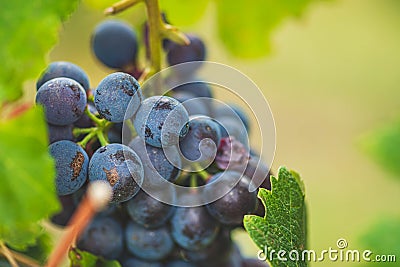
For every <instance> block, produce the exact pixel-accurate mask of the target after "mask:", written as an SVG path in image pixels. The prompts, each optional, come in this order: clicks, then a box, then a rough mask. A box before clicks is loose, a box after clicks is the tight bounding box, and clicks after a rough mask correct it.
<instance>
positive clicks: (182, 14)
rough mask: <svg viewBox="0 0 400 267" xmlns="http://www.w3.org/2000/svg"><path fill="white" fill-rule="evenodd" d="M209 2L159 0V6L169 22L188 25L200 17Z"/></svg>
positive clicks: (201, 0)
mask: <svg viewBox="0 0 400 267" xmlns="http://www.w3.org/2000/svg"><path fill="white" fill-rule="evenodd" d="M209 2H210V1H209V0H196V1H182V0H160V7H161V10H162V11H164V12H165V13H166V15H167V19H168V21H169V22H170V23H172V24H174V25H178V26H179V25H190V24H194V23H195V22H197V21H198V20H199V19H201V17H202V16H203V15H204V12H205V11H206V9H207V6H208V4H209ZM188 14H190V16H189V15H188Z"/></svg>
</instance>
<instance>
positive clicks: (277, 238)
mask: <svg viewBox="0 0 400 267" xmlns="http://www.w3.org/2000/svg"><path fill="white" fill-rule="evenodd" d="M271 185H272V190H271V191H268V190H266V189H260V191H259V193H258V197H259V198H260V199H261V200H262V202H263V204H264V206H265V217H264V218H261V217H259V216H255V215H247V216H245V218H244V220H243V223H244V227H245V228H246V231H247V232H248V233H249V235H250V237H251V238H252V239H253V241H254V242H255V243H256V245H257V246H258V247H259V248H261V249H262V250H263V251H264V253H265V254H266V256H267V258H268V261H269V262H270V263H271V264H272V266H274V267H280V266H282V267H292V266H296V267H300V266H307V262H306V261H302V260H301V259H300V260H299V261H293V260H291V259H290V258H289V257H288V256H287V255H288V254H289V253H290V252H291V251H293V250H296V251H297V252H298V253H299V254H300V255H301V252H302V251H303V250H304V249H306V214H305V213H306V209H305V203H304V197H305V194H304V185H303V183H302V181H301V179H300V176H299V175H298V174H297V173H295V172H293V171H288V170H287V169H286V168H285V167H281V168H280V169H279V171H278V178H275V177H274V176H271ZM272 250H275V252H276V253H277V252H278V251H280V250H283V251H285V252H286V258H287V261H281V260H279V259H278V257H277V254H276V253H275V254H271V253H270V252H271V251H272ZM271 255H272V258H271Z"/></svg>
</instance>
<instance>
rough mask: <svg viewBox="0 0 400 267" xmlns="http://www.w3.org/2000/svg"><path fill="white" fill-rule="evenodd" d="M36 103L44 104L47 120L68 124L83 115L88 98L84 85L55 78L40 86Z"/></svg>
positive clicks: (52, 122) (55, 123)
mask: <svg viewBox="0 0 400 267" xmlns="http://www.w3.org/2000/svg"><path fill="white" fill-rule="evenodd" d="M36 103H37V104H40V105H43V106H44V109H45V112H46V120H47V122H49V123H51V124H54V125H68V124H72V123H74V122H76V121H77V120H78V119H79V118H80V117H81V116H82V114H83V111H84V110H85V107H86V103H87V99H86V93H85V91H84V90H83V88H82V86H81V85H80V84H79V83H78V82H76V81H75V80H72V79H69V78H55V79H52V80H50V81H48V82H46V83H45V84H43V85H42V86H41V87H40V88H39V91H38V92H37V94H36Z"/></svg>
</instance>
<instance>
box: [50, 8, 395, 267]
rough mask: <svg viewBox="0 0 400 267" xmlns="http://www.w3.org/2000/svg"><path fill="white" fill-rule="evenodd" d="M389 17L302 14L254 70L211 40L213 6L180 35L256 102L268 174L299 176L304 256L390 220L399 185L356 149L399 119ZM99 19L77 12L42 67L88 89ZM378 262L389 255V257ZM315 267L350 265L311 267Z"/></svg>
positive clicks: (371, 11)
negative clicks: (237, 77) (264, 104)
mask: <svg viewBox="0 0 400 267" xmlns="http://www.w3.org/2000/svg"><path fill="white" fill-rule="evenodd" d="M249 4H250V2H249ZM399 11H400V2H398V1H397V0H347V1H344V0H342V1H332V2H321V3H316V4H312V5H311V6H310V7H309V8H308V9H307V11H306V12H305V14H304V15H303V16H302V17H301V18H299V19H292V20H286V21H285V22H284V23H283V24H282V25H281V26H280V27H278V29H277V30H276V31H275V32H274V34H273V36H272V38H273V51H272V54H271V55H270V56H268V57H264V58H259V59H257V60H243V59H239V58H234V57H232V56H231V55H230V54H229V53H227V52H226V50H225V48H224V47H223V46H222V44H221V41H220V40H219V39H218V38H217V32H216V30H215V29H216V26H215V16H216V11H215V7H214V6H213V5H209V6H208V10H207V12H206V15H205V16H204V17H203V18H202V19H201V20H200V21H199V22H197V23H196V24H194V25H192V26H190V27H181V28H182V29H183V30H185V31H193V32H196V33H197V34H198V35H200V36H201V37H202V38H203V39H204V40H205V42H206V44H207V47H208V59H209V60H211V61H216V62H221V63H224V64H228V65H230V66H233V67H235V68H237V69H239V70H241V71H242V72H243V73H245V74H246V75H248V76H249V77H250V78H251V79H253V80H254V81H255V83H256V84H257V85H258V86H259V87H260V88H261V89H262V91H263V92H264V94H265V97H266V98H267V100H268V101H269V104H270V106H271V109H272V112H273V114H274V117H275V123H276V130H277V150H276V157H275V160H274V163H273V169H274V170H276V169H277V168H278V167H279V166H280V165H286V166H288V167H289V168H291V169H294V170H296V171H298V172H300V173H301V175H302V177H303V179H304V181H305V184H306V197H307V203H308V215H309V221H308V225H309V248H310V249H315V250H317V251H318V250H322V249H328V248H329V247H334V248H336V241H337V240H338V239H339V238H345V239H346V240H347V241H348V243H349V249H361V248H363V244H362V243H361V242H360V236H362V235H363V234H364V233H365V232H366V231H368V229H369V227H370V226H371V225H372V224H373V223H374V221H376V219H378V218H380V217H385V216H398V215H400V209H399V207H398V203H400V180H399V179H397V180H396V178H395V177H394V176H392V175H391V174H390V173H387V172H386V171H385V170H384V169H383V168H381V167H380V166H378V165H377V164H375V163H374V162H373V161H372V160H371V159H370V158H368V156H366V155H365V153H364V152H363V151H362V149H360V145H359V144H360V138H361V137H362V136H363V135H364V134H365V133H368V132H370V131H371V130H373V129H376V128H379V127H380V126H383V125H385V124H386V123H389V122H390V121H393V120H395V119H398V118H399V116H400V112H399V99H400V90H399V84H400V73H399V72H400V53H399V48H400V31H399V29H400V13H399ZM142 13H143V10H141V9H140V8H139V9H138V10H137V11H132V12H131V11H129V12H127V13H126V14H124V15H123V16H122V18H124V19H125V20H128V21H130V22H131V23H132V24H133V25H135V27H136V28H137V29H138V30H140V29H141V22H142V21H143V19H144V14H142ZM188 16H190V14H188ZM102 19H104V16H103V15H102V13H101V12H100V11H99V10H94V9H91V8H89V7H88V6H86V5H85V2H84V3H83V4H81V5H80V7H79V8H78V10H77V11H76V12H75V13H74V14H73V16H72V17H71V18H70V20H69V21H68V22H67V23H66V24H65V25H64V28H63V29H62V30H61V32H60V34H61V37H60V42H59V44H58V45H57V46H56V47H55V48H54V49H53V50H52V51H51V53H50V55H49V58H50V60H52V61H55V60H69V61H72V62H74V63H76V64H78V65H80V66H82V67H83V68H84V69H85V70H86V71H87V72H88V74H89V76H90V78H91V84H92V86H96V85H97V84H98V82H99V81H100V80H101V79H102V78H103V77H104V76H105V75H106V74H107V73H109V72H111V70H108V69H106V68H105V67H103V66H101V65H99V63H98V62H97V61H96V60H95V58H94V57H93V55H92V54H91V51H90V45H89V43H90V34H91V31H92V29H93V28H94V27H95V25H96V24H97V22H98V21H101V20H102ZM172 23H173V21H172ZM177 26H178V27H179V26H180V25H177ZM252 141H254V143H256V141H257V140H252ZM399 164H400V163H399ZM399 228H400V226H399ZM236 239H237V240H239V241H240V247H241V248H242V250H243V253H244V254H245V255H247V256H252V257H255V256H256V252H257V248H256V247H255V246H254V245H253V243H252V242H251V240H249V238H248V237H247V236H246V235H245V234H243V233H238V234H237V235H236ZM385 252H386V253H387V254H391V253H392V254H393V253H395V252H396V253H398V251H392V250H391V248H390V247H387V251H385ZM399 260H400V259H399ZM317 265H318V266H338V265H339V266H358V265H359V264H356V263H342V262H338V263H332V262H329V261H325V262H322V263H313V264H312V266H317ZM379 266H381V265H379ZM382 266H384V264H382Z"/></svg>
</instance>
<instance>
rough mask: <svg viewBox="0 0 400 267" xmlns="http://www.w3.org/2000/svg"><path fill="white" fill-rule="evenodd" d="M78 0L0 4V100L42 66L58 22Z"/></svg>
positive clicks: (13, 94)
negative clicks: (0, 63)
mask: <svg viewBox="0 0 400 267" xmlns="http://www.w3.org/2000/svg"><path fill="white" fill-rule="evenodd" d="M77 3H78V0H57V1H53V0H29V1H25V0H13V1H1V4H0V25H1V26H0V27H1V28H0V40H1V43H0V58H1V59H2V67H1V68H0V103H1V102H3V101H4V100H15V99H17V98H18V97H20V95H21V94H22V85H23V82H24V81H26V80H27V79H32V78H36V77H37V76H38V75H39V74H40V72H41V71H42V70H43V69H44V68H45V65H46V64H45V56H46V54H47V52H48V51H49V50H50V48H51V47H52V46H53V45H54V44H55V43H56V41H57V36H58V31H59V29H60V26H61V21H62V20H65V19H66V18H67V16H68V14H70V13H71V12H72V11H73V10H74V8H75V6H76V5H77Z"/></svg>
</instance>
